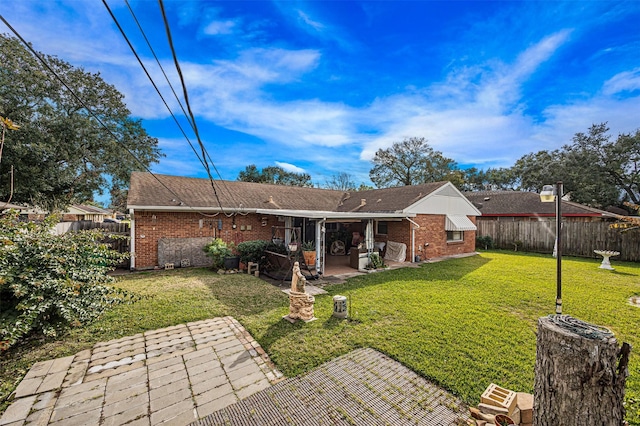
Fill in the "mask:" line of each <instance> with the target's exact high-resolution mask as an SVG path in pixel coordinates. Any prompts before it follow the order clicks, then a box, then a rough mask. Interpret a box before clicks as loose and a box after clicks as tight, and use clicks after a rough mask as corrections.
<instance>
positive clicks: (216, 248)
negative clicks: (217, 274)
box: [203, 238, 233, 270]
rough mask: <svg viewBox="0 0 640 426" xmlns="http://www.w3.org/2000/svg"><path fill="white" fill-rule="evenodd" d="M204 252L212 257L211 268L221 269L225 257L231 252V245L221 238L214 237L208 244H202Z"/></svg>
mask: <svg viewBox="0 0 640 426" xmlns="http://www.w3.org/2000/svg"><path fill="white" fill-rule="evenodd" d="M203 250H204V252H205V253H206V254H207V256H209V257H210V258H211V259H213V265H212V267H213V269H216V270H217V269H222V268H223V267H224V259H225V257H229V256H231V255H232V254H233V250H232V249H231V247H229V246H228V245H227V243H225V242H224V241H223V240H222V239H221V238H216V239H215V240H213V241H211V242H210V243H209V244H207V245H206V246H204V248H203Z"/></svg>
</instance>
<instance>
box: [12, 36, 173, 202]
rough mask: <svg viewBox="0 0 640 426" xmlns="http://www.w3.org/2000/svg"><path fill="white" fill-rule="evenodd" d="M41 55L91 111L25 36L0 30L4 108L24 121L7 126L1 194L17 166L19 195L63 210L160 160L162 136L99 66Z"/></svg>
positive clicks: (18, 199)
mask: <svg viewBox="0 0 640 426" xmlns="http://www.w3.org/2000/svg"><path fill="white" fill-rule="evenodd" d="M40 56H41V57H43V58H44V59H45V61H46V62H47V63H48V65H49V66H50V67H51V69H53V70H54V71H55V73H56V74H58V75H59V76H60V77H61V78H62V79H63V80H64V81H65V83H66V84H67V85H68V86H69V87H70V88H72V90H73V91H74V93H75V94H77V96H78V97H79V98H80V99H81V100H82V103H84V104H85V105H86V106H88V108H89V109H90V110H91V113H89V111H87V109H86V108H85V107H84V106H83V104H82V103H81V102H79V101H78V100H77V99H76V98H75V97H74V96H73V95H72V94H71V93H70V92H69V90H68V89H67V88H65V87H64V86H63V85H62V84H61V83H60V81H59V80H57V79H56V78H55V76H54V75H53V74H52V73H51V72H50V71H49V70H48V69H46V67H44V66H43V65H42V63H41V62H40V61H39V60H38V59H37V58H35V57H34V56H33V55H32V54H31V53H30V52H29V51H28V50H27V49H26V48H25V47H24V46H23V45H22V44H21V43H20V41H19V40H17V39H15V38H12V37H8V36H5V35H1V34H0V116H3V117H7V118H10V119H11V120H12V121H13V122H15V123H16V124H18V125H20V129H19V130H18V131H13V132H10V133H7V134H6V140H5V144H4V150H3V158H2V163H0V200H6V199H8V197H9V196H10V195H11V194H10V182H9V178H8V171H9V169H10V167H11V166H14V179H13V181H14V190H13V194H12V201H13V202H24V203H30V204H34V205H38V206H40V207H43V208H45V209H48V210H58V209H64V208H65V207H66V206H67V205H69V204H71V203H74V202H84V201H87V200H91V199H92V198H93V195H94V192H98V193H104V191H105V190H108V189H111V190H114V189H119V188H125V187H126V186H128V182H129V176H130V174H131V172H132V171H133V170H143V169H144V167H143V165H144V166H148V165H150V164H152V163H154V162H157V161H158V159H159V158H160V156H161V153H160V150H159V148H158V141H157V139H156V138H153V137H150V136H149V135H148V134H147V133H146V131H145V130H144V128H143V127H142V124H141V122H140V120H135V119H133V118H131V117H130V115H131V113H130V112H129V110H128V109H127V107H126V106H125V104H124V102H123V95H122V94H121V93H120V92H118V90H117V89H116V88H115V87H114V86H112V85H110V84H108V83H106V82H105V81H104V80H103V79H102V78H101V77H100V75H99V74H92V73H88V72H85V71H84V70H83V69H82V68H76V67H74V66H73V65H71V64H69V63H67V62H65V61H63V60H61V59H59V58H56V57H54V56H49V55H45V54H42V53H41V54H40ZM96 117H97V118H96ZM98 118H99V121H100V122H102V123H103V124H104V125H105V126H106V128H105V127H103V125H102V124H101V123H100V122H99V121H98ZM129 152H130V153H132V154H133V155H134V156H135V157H137V159H138V160H139V162H138V160H136V159H135V158H134V157H133V156H132V155H130V154H129Z"/></svg>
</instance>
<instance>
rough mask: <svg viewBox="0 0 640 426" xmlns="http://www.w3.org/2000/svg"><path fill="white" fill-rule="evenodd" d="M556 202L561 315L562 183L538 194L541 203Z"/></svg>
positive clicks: (557, 281)
mask: <svg viewBox="0 0 640 426" xmlns="http://www.w3.org/2000/svg"><path fill="white" fill-rule="evenodd" d="M554 200H555V202H556V250H555V252H556V261H557V262H556V265H557V266H556V269H557V271H556V314H558V315H562V244H561V242H562V233H561V231H562V182H557V183H556V186H555V188H554V187H553V185H545V186H543V187H542V191H541V192H540V201H541V202H543V203H552V202H553V201H554Z"/></svg>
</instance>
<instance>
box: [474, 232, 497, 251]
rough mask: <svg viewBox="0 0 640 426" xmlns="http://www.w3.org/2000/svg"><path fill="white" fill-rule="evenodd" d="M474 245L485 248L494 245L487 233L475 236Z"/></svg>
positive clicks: (487, 248)
mask: <svg viewBox="0 0 640 426" xmlns="http://www.w3.org/2000/svg"><path fill="white" fill-rule="evenodd" d="M476 247H484V249H485V250H489V249H492V248H493V247H494V243H493V238H491V237H490V236H488V235H485V236H484V237H476Z"/></svg>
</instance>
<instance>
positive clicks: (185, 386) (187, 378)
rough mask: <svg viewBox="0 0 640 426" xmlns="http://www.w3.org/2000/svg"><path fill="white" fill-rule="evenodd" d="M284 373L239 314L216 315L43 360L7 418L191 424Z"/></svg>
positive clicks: (14, 422)
mask: <svg viewBox="0 0 640 426" xmlns="http://www.w3.org/2000/svg"><path fill="white" fill-rule="evenodd" d="M281 378H282V374H281V373H280V372H279V371H278V370H277V369H276V368H275V367H274V365H273V364H272V363H271V362H270V360H269V358H268V356H267V355H266V353H265V352H264V351H263V350H262V348H261V347H260V345H258V343H257V342H256V341H255V340H253V338H252V337H251V336H250V335H249V334H248V333H247V332H246V331H245V330H244V328H243V327H242V326H241V325H240V324H239V323H238V322H237V321H236V320H235V319H233V318H231V317H225V318H215V319H210V320H205V321H199V322H194V323H189V324H182V325H177V326H173V327H168V328H164V329H161V330H154V331H149V332H146V333H144V334H137V335H135V336H130V337H124V338H122V339H117V340H112V341H109V342H104V343H97V344H96V345H95V346H94V347H93V348H92V349H90V350H86V351H83V352H80V353H78V354H76V355H75V356H69V357H65V358H59V359H54V360H50V361H44V362H38V363H36V364H34V365H33V367H32V368H31V370H29V372H28V373H27V375H26V376H25V377H24V379H23V380H22V382H21V383H20V385H19V386H18V388H17V389H16V394H15V400H14V401H13V403H12V404H11V405H10V406H9V408H7V410H6V411H5V412H4V414H3V416H2V418H0V425H1V426H7V425H10V426H23V425H47V424H49V425H60V426H62V425H64V426H73V425H98V424H101V425H122V424H129V425H132V426H134V425H151V424H153V425H160V424H171V425H187V424H189V423H191V422H193V421H194V420H196V419H198V418H201V417H204V416H206V415H208V414H211V413H213V412H214V411H216V410H219V409H221V408H223V407H225V406H227V405H230V404H233V403H235V402H237V401H239V400H240V399H242V398H246V397H247V396H249V395H251V394H253V393H256V392H259V391H260V390H263V389H265V388H267V387H269V386H270V385H271V384H272V383H275V382H277V381H278V380H280V379H281Z"/></svg>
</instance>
